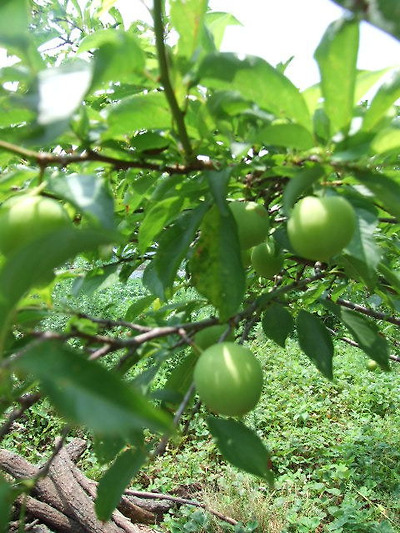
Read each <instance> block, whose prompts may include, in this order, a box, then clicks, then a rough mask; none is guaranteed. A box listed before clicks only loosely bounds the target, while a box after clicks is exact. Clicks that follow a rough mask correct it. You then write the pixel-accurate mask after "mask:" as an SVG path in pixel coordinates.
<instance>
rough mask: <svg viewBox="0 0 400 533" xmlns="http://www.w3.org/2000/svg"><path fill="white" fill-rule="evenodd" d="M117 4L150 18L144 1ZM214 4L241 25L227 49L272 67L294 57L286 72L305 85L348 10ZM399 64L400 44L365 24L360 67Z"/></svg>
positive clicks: (288, 1)
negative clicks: (327, 36)
mask: <svg viewBox="0 0 400 533" xmlns="http://www.w3.org/2000/svg"><path fill="white" fill-rule="evenodd" d="M150 4H151V2H150ZM117 5H118V6H119V7H120V9H121V11H122V12H123V13H124V14H125V16H126V17H127V18H131V17H132V16H133V14H135V15H136V16H137V17H138V18H140V17H142V16H147V17H148V12H146V10H145V9H144V8H143V4H142V2H141V1H140V0H118V2H117ZM209 5H210V7H211V8H212V9H213V10H214V11H226V12H229V13H232V14H233V15H234V16H235V17H236V18H237V19H238V20H239V21H240V22H241V23H242V26H232V27H229V28H228V29H227V31H226V35H225V39H224V42H223V43H222V49H223V50H224V51H230V52H236V53H239V54H249V55H258V56H260V57H262V58H264V59H266V60H267V61H268V62H269V63H271V64H272V65H276V64H277V63H279V62H281V61H282V62H284V61H286V60H288V59H289V58H290V57H291V56H295V57H294V59H293V61H292V63H291V64H290V65H289V67H288V69H287V70H286V75H287V76H288V77H289V78H290V79H291V80H292V81H293V83H295V84H296V85H297V86H298V87H300V88H301V89H304V88H306V87H308V86H310V85H312V84H314V83H316V82H318V81H319V74H318V68H317V65H316V63H315V61H314V60H313V54H314V51H315V49H316V47H317V46H318V43H319V42H320V40H321V38H322V36H323V34H324V32H325V30H326V28H327V26H328V25H329V23H330V22H332V21H333V20H336V19H338V18H340V17H341V16H342V14H343V13H344V11H343V9H341V8H340V7H339V6H337V5H336V4H334V3H333V2H331V1H330V0H245V1H243V0H210V2H209ZM396 65H397V66H400V43H399V42H398V41H396V40H395V39H394V38H393V37H390V36H388V35H387V34H385V33H383V32H382V31H380V30H378V29H376V28H374V27H372V26H371V25H369V24H367V23H362V25H361V37H360V51H359V63H358V67H359V68H360V69H367V70H379V69H382V68H385V67H390V66H396Z"/></svg>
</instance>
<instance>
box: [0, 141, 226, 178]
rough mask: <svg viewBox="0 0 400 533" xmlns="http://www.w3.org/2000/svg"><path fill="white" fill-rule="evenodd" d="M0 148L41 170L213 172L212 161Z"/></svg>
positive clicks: (12, 146) (13, 146) (3, 144)
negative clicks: (91, 164)
mask: <svg viewBox="0 0 400 533" xmlns="http://www.w3.org/2000/svg"><path fill="white" fill-rule="evenodd" d="M0 148H2V149H3V150H6V151H7V152H12V153H14V154H17V155H20V156H22V157H24V158H26V159H29V160H33V161H36V163H37V164H38V165H39V166H40V167H41V168H46V167H49V166H52V165H60V166H62V167H66V166H68V165H71V164H72V163H85V162H87V161H98V162H100V163H106V164H109V165H112V166H113V167H114V168H115V169H116V170H127V169H129V168H137V169H143V170H153V171H155V172H160V173H162V172H166V173H168V174H189V173H190V172H195V171H197V170H213V169H215V168H216V167H215V164H214V163H213V162H212V161H203V160H200V159H195V160H193V159H192V160H190V163H188V164H187V165H180V164H178V163H177V164H175V165H159V164H156V163H148V162H146V161H137V160H136V161H133V160H132V161H127V160H124V159H117V158H115V157H110V156H106V155H102V154H100V153H98V152H96V151H94V150H86V151H83V152H82V153H79V154H74V153H72V154H64V155H63V154H53V153H50V152H36V151H35V150H29V149H28V148H24V147H22V146H18V145H16V144H12V143H9V142H7V141H3V140H0Z"/></svg>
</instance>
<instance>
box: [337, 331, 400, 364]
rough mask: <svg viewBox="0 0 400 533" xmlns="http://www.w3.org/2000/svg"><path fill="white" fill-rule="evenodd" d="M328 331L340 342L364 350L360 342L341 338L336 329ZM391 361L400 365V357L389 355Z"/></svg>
mask: <svg viewBox="0 0 400 533" xmlns="http://www.w3.org/2000/svg"><path fill="white" fill-rule="evenodd" d="M327 330H328V331H329V332H330V333H332V335H335V337H337V339H338V340H339V341H343V342H345V343H346V344H349V345H350V346H354V347H355V348H360V350H362V348H361V347H360V345H359V344H358V342H356V341H354V340H353V339H349V338H348V337H340V336H339V333H338V332H337V331H335V330H334V329H331V328H327ZM389 359H391V360H392V361H395V362H396V363H400V357H398V356H397V355H392V354H389Z"/></svg>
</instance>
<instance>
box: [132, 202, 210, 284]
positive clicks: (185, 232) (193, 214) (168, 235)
mask: <svg viewBox="0 0 400 533" xmlns="http://www.w3.org/2000/svg"><path fill="white" fill-rule="evenodd" d="M207 209H208V205H207V204H205V203H204V204H202V205H200V206H198V207H197V208H195V209H192V210H190V211H187V212H184V213H182V214H181V215H180V216H179V217H178V218H177V219H176V220H174V222H173V223H172V224H171V225H170V226H169V227H168V228H166V229H165V230H164V231H163V233H162V234H161V235H160V238H159V239H158V247H157V251H156V254H155V256H154V258H153V263H154V269H155V272H156V273H157V276H158V279H159V280H160V282H161V284H162V286H163V290H164V293H165V291H166V290H167V289H169V288H171V287H172V286H173V283H174V281H175V277H176V273H177V272H178V268H179V266H180V265H181V263H182V261H183V259H184V258H185V257H186V255H187V252H188V249H189V246H190V245H191V243H192V242H193V240H194V237H195V235H196V232H197V229H198V227H199V225H200V222H201V220H202V219H203V217H204V214H205V212H206V211H207ZM139 235H140V231H139Z"/></svg>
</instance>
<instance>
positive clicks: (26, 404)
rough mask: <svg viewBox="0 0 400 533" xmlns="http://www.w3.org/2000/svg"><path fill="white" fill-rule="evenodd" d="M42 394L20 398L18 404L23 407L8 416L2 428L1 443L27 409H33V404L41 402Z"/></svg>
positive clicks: (26, 395) (24, 395) (0, 432)
mask: <svg viewBox="0 0 400 533" xmlns="http://www.w3.org/2000/svg"><path fill="white" fill-rule="evenodd" d="M40 397H41V396H40V394H39V393H31V394H23V395H22V396H20V397H19V398H18V400H17V401H18V403H19V404H20V405H21V407H17V408H16V409H14V410H13V411H11V413H10V414H9V415H8V418H7V420H6V421H5V422H4V424H3V425H2V426H1V427H0V441H1V440H2V439H3V438H4V437H5V435H7V433H8V432H9V431H10V428H11V426H12V425H13V423H14V422H15V421H16V420H17V419H18V418H20V417H21V416H22V415H23V414H24V413H25V411H26V410H27V409H29V408H30V407H32V405H33V404H35V403H36V402H38V401H39V400H40Z"/></svg>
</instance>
